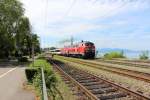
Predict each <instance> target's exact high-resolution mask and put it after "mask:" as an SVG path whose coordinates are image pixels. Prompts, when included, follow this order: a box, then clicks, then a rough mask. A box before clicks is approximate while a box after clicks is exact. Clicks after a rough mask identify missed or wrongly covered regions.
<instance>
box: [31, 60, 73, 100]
mask: <svg viewBox="0 0 150 100" xmlns="http://www.w3.org/2000/svg"><path fill="white" fill-rule="evenodd" d="M40 67H43V69H44V75H45V81H46V87H47V92H48V98H49V99H50V100H62V97H63V100H75V99H74V98H75V97H74V95H73V94H72V92H70V90H69V88H68V87H67V85H66V84H65V83H64V82H63V81H62V80H61V78H60V76H59V75H58V74H56V73H54V71H53V70H52V66H51V65H50V63H49V62H47V61H46V60H45V59H36V60H35V62H34V64H33V63H31V64H30V65H29V69H31V68H33V69H35V68H37V69H38V68H40ZM38 70H39V71H38V73H37V74H36V75H35V76H34V77H33V81H32V83H28V87H32V89H34V90H35V94H36V95H37V97H39V98H40V99H42V91H41V90H42V88H41V71H40V69H38ZM40 99H39V100H40Z"/></svg>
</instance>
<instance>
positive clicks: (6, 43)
mask: <svg viewBox="0 0 150 100" xmlns="http://www.w3.org/2000/svg"><path fill="white" fill-rule="evenodd" d="M23 13H24V9H23V8H22V4H21V3H20V2H18V1H17V0H1V1H0V24H1V25H0V57H8V56H9V55H10V54H11V53H12V52H13V51H14V48H15V38H14V35H15V34H16V24H17V22H18V19H19V18H20V17H21V16H22V15H23Z"/></svg>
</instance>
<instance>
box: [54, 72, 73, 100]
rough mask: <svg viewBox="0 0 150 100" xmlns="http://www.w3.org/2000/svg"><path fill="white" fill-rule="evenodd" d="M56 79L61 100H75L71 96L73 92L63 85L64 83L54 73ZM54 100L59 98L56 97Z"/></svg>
mask: <svg viewBox="0 0 150 100" xmlns="http://www.w3.org/2000/svg"><path fill="white" fill-rule="evenodd" d="M56 77H57V78H58V83H59V84H57V88H58V89H59V91H60V93H61V95H62V97H63V100H76V96H75V95H73V92H72V91H71V90H70V88H69V87H68V86H67V85H66V84H65V82H64V81H63V80H62V79H61V77H60V75H59V74H58V73H56ZM56 100H60V97H59V96H56Z"/></svg>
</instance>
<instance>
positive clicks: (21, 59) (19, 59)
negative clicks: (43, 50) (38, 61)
mask: <svg viewBox="0 0 150 100" xmlns="http://www.w3.org/2000/svg"><path fill="white" fill-rule="evenodd" d="M18 62H28V58H27V57H19V58H18Z"/></svg>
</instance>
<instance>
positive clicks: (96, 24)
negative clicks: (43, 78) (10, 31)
mask: <svg viewBox="0 0 150 100" xmlns="http://www.w3.org/2000/svg"><path fill="white" fill-rule="evenodd" d="M21 2H22V3H23V7H24V8H25V15H26V16H27V17H29V19H30V22H31V25H32V28H33V33H36V34H38V36H39V37H40V42H41V46H42V47H51V46H56V47H62V46H63V45H67V44H66V43H64V44H63V43H60V42H61V41H64V40H67V39H70V38H71V37H73V38H74V40H75V41H76V42H77V41H78V42H79V41H81V40H85V41H92V42H94V43H95V45H96V48H125V49H131V50H150V0H21Z"/></svg>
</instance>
